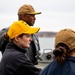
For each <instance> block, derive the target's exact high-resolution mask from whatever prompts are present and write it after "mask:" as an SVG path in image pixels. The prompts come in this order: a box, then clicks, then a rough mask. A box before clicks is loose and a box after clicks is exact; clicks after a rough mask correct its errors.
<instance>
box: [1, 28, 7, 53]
mask: <svg viewBox="0 0 75 75" xmlns="http://www.w3.org/2000/svg"><path fill="white" fill-rule="evenodd" d="M7 30H8V28H4V29H2V30H1V31H0V51H2V52H4V50H3V49H4V46H5V44H6V41H5V40H4V38H3V33H4V32H7Z"/></svg>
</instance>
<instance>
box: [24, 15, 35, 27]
mask: <svg viewBox="0 0 75 75" xmlns="http://www.w3.org/2000/svg"><path fill="white" fill-rule="evenodd" d="M24 17H25V18H24V21H25V22H26V23H27V24H29V25H30V26H33V25H34V23H35V20H36V18H35V15H31V14H26V15H25V16H24Z"/></svg>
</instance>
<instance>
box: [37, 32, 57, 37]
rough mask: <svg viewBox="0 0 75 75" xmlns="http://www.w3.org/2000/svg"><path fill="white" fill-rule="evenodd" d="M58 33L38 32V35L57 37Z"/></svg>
mask: <svg viewBox="0 0 75 75" xmlns="http://www.w3.org/2000/svg"><path fill="white" fill-rule="evenodd" d="M56 34H57V32H38V33H37V34H36V35H37V36H38V37H55V35H56Z"/></svg>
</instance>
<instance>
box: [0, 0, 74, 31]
mask: <svg viewBox="0 0 75 75" xmlns="http://www.w3.org/2000/svg"><path fill="white" fill-rule="evenodd" d="M23 4H31V5H33V7H34V8H35V10H36V11H41V12H42V14H41V15H38V16H36V22H35V26H39V27H40V28H41V31H59V30H60V29H62V28H68V27H69V28H72V29H75V0H15V1H14V0H1V2H0V24H1V27H0V29H2V28H3V27H7V26H10V24H11V23H12V22H13V21H15V20H17V19H18V18H17V17H18V16H17V11H18V9H19V7H20V6H22V5H23Z"/></svg>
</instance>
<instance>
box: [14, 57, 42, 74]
mask: <svg viewBox="0 0 75 75" xmlns="http://www.w3.org/2000/svg"><path fill="white" fill-rule="evenodd" d="M19 63H21V65H20V66H19V67H18V69H17V70H16V72H15V73H16V75H18V74H19V75H25V74H26V75H39V73H40V71H41V69H39V68H36V67H35V66H34V65H33V64H32V62H31V61H30V60H28V59H27V58H26V56H21V58H20V59H18V63H17V65H18V64H19Z"/></svg>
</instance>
